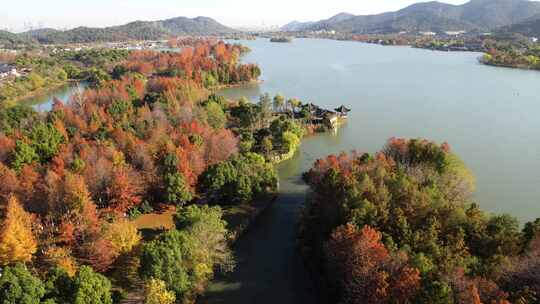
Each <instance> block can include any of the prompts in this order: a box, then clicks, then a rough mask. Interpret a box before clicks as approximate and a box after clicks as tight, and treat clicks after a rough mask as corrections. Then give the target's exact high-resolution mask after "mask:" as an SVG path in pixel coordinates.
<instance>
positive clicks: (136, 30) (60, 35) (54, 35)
mask: <svg viewBox="0 0 540 304" xmlns="http://www.w3.org/2000/svg"><path fill="white" fill-rule="evenodd" d="M234 32H236V30H234V29H232V28H229V27H227V26H225V25H222V24H220V23H219V22H217V21H215V20H214V19H212V18H208V17H196V18H187V17H177V18H171V19H166V20H159V21H134V22H130V23H127V24H124V25H119V26H110V27H104V28H92V27H77V28H74V29H71V30H66V31H60V30H55V29H38V30H33V31H28V32H24V33H21V34H18V35H17V36H19V37H21V38H25V39H32V40H36V41H38V42H39V43H44V44H59V43H90V42H113V41H125V40H159V39H166V38H168V37H171V36H178V35H211V34H229V33H234Z"/></svg>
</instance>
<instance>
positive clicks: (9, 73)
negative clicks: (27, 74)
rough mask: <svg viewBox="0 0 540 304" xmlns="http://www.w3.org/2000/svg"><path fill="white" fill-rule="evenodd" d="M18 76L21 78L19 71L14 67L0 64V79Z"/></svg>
mask: <svg viewBox="0 0 540 304" xmlns="http://www.w3.org/2000/svg"><path fill="white" fill-rule="evenodd" d="M19 76H21V74H20V73H19V71H17V68H16V67H15V66H14V65H11V64H6V63H0V79H5V78H8V77H19Z"/></svg>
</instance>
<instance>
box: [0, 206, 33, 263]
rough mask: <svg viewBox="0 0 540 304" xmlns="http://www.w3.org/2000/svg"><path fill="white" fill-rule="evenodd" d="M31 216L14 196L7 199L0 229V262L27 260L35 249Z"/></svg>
mask: <svg viewBox="0 0 540 304" xmlns="http://www.w3.org/2000/svg"><path fill="white" fill-rule="evenodd" d="M32 222H33V218H32V216H31V215H30V214H29V213H27V212H26V211H24V209H23V208H22V206H21V204H19V201H18V200H17V198H15V196H11V197H10V198H9V199H8V202H7V206H6V210H5V216H4V220H3V222H2V228H1V230H0V263H1V264H2V265H7V264H12V263H15V262H29V261H30V260H31V259H32V255H33V254H34V253H35V252H36V250H37V241H36V239H35V237H34V234H33V232H32Z"/></svg>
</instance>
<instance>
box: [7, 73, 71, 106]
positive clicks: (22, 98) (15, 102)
mask: <svg viewBox="0 0 540 304" xmlns="http://www.w3.org/2000/svg"><path fill="white" fill-rule="evenodd" d="M80 82H81V81H80V80H75V79H70V80H66V81H65V82H62V83H58V84H54V85H50V86H47V87H44V88H39V89H37V90H35V91H32V92H29V93H27V94H25V95H23V96H19V97H17V98H15V99H9V100H5V101H3V102H2V104H5V105H7V106H10V107H12V106H16V105H18V104H21V103H25V102H27V101H29V100H30V99H32V98H36V97H40V96H45V95H50V94H51V93H52V92H53V91H55V90H57V89H59V88H61V87H64V86H68V85H70V84H74V83H80Z"/></svg>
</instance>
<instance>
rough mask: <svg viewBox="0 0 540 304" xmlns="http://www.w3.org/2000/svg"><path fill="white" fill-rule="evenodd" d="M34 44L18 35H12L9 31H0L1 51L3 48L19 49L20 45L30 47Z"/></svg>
mask: <svg viewBox="0 0 540 304" xmlns="http://www.w3.org/2000/svg"><path fill="white" fill-rule="evenodd" d="M32 43H33V42H32V41H30V40H29V39H26V38H25V37H21V36H19V35H17V34H14V33H10V32H8V31H3V30H0V49H1V48H8V49H12V48H17V47H18V46H19V45H28V44H32Z"/></svg>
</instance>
